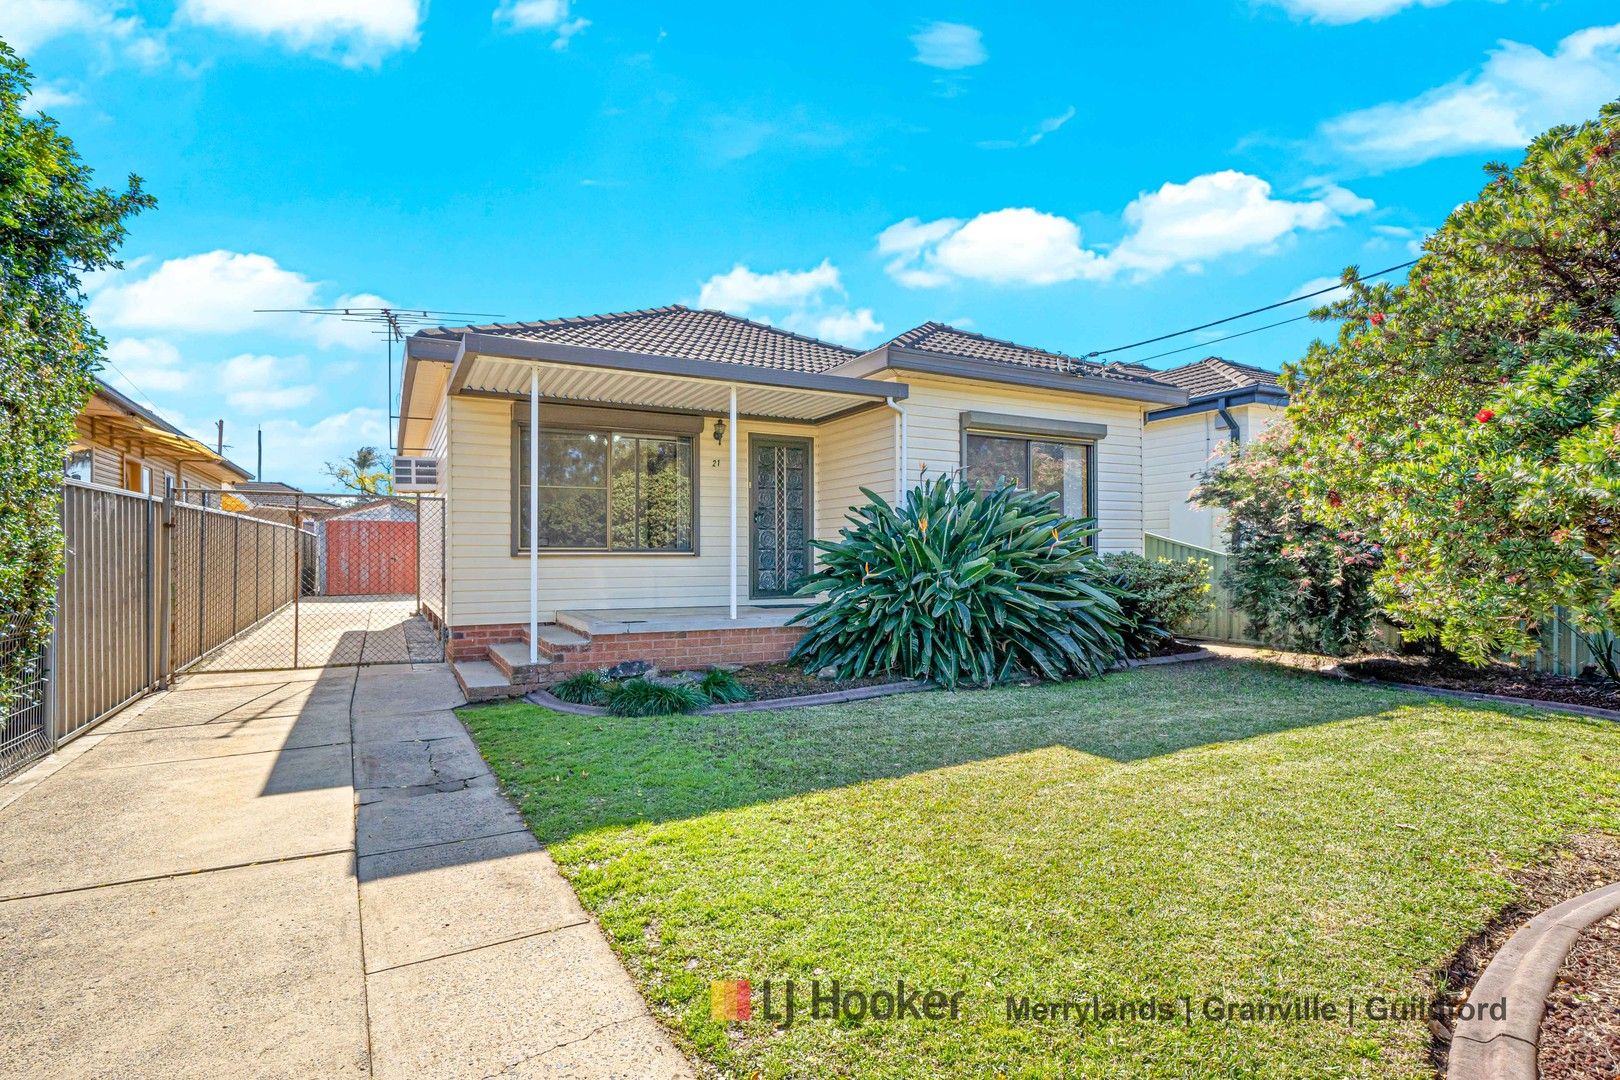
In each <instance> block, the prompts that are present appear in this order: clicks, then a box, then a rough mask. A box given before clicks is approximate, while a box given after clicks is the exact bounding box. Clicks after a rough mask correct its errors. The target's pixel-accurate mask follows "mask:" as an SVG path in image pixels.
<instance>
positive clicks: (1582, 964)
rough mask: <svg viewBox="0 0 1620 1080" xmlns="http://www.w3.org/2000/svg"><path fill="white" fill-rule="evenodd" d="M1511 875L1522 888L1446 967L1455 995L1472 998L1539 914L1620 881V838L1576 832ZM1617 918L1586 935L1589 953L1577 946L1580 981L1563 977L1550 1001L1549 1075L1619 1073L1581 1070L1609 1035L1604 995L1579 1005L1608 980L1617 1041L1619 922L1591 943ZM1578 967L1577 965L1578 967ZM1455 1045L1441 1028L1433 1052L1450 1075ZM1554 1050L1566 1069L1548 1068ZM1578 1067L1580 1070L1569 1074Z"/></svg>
mask: <svg viewBox="0 0 1620 1080" xmlns="http://www.w3.org/2000/svg"><path fill="white" fill-rule="evenodd" d="M1510 879H1511V880H1512V882H1513V884H1514V885H1515V886H1516V887H1517V889H1518V893H1517V895H1515V896H1514V898H1513V900H1512V902H1511V903H1509V904H1508V905H1507V906H1506V907H1504V908H1503V909H1502V910H1501V911H1499V912H1498V913H1497V914H1496V917H1495V918H1493V919H1492V920H1491V921H1490V922H1489V923H1487V924H1486V925H1485V926H1484V927H1483V928H1482V929H1481V930H1480V931H1479V932H1478V933H1476V934H1474V935H1473V936H1472V937H1470V938H1469V939H1468V941H1467V942H1465V943H1464V944H1463V947H1462V948H1461V949H1459V950H1457V952H1456V954H1455V955H1453V956H1452V958H1451V960H1450V961H1449V962H1448V963H1447V964H1446V966H1445V967H1444V969H1443V970H1442V971H1441V972H1440V978H1439V980H1438V981H1439V982H1441V983H1443V984H1444V986H1445V988H1446V990H1447V992H1448V993H1449V994H1451V995H1453V997H1456V998H1461V997H1466V996H1467V994H1468V993H1469V992H1470V991H1471V990H1472V989H1473V987H1474V983H1475V982H1477V981H1478V979H1479V976H1480V974H1481V973H1482V972H1483V971H1484V970H1485V966H1486V965H1487V964H1488V963H1490V961H1491V958H1492V957H1494V956H1495V955H1496V953H1497V952H1498V951H1499V950H1500V949H1501V948H1502V946H1503V945H1505V944H1507V941H1508V939H1509V938H1511V937H1512V936H1513V935H1514V934H1516V933H1518V932H1519V930H1521V929H1522V928H1523V927H1524V925H1525V924H1526V923H1527V922H1529V921H1530V920H1531V919H1532V918H1534V917H1535V916H1537V915H1539V914H1541V913H1542V912H1543V911H1545V910H1547V909H1548V908H1550V907H1554V906H1556V905H1558V904H1561V903H1563V902H1564V901H1566V900H1570V899H1573V898H1575V897H1577V896H1580V895H1581V894H1583V893H1586V892H1589V891H1590V890H1592V889H1596V888H1600V887H1602V886H1604V885H1608V884H1610V883H1611V882H1615V881H1620V837H1615V836H1612V835H1609V834H1607V833H1587V834H1584V835H1580V836H1576V837H1574V838H1573V839H1572V840H1571V841H1570V843H1569V844H1568V845H1567V846H1566V847H1564V848H1562V849H1561V850H1559V851H1557V852H1556V853H1555V854H1554V855H1553V856H1552V857H1551V858H1549V859H1544V860H1541V861H1539V862H1537V863H1535V864H1533V865H1531V866H1528V867H1526V868H1524V869H1522V870H1520V871H1518V872H1516V873H1514V874H1512V875H1510ZM1613 922H1614V920H1613V919H1610V920H1608V921H1607V923H1600V924H1599V926H1598V927H1593V929H1592V930H1591V931H1589V932H1588V933H1587V934H1586V935H1583V937H1582V943H1584V944H1587V945H1588V947H1587V948H1586V949H1585V950H1584V951H1583V948H1582V944H1577V945H1576V947H1575V951H1574V952H1573V953H1571V955H1570V959H1569V960H1568V961H1566V962H1565V973H1564V974H1566V975H1573V976H1575V978H1574V979H1573V981H1571V982H1568V983H1566V982H1565V981H1564V979H1563V978H1560V982H1559V985H1558V987H1557V988H1556V989H1555V990H1554V991H1553V994H1552V997H1551V998H1549V999H1548V1011H1547V1016H1546V1017H1545V1018H1544V1019H1543V1020H1542V1033H1543V1042H1542V1048H1541V1053H1542V1070H1543V1071H1542V1076H1543V1077H1554V1076H1558V1077H1577V1076H1579V1077H1610V1076H1613V1075H1614V1073H1612V1072H1609V1073H1605V1072H1601V1071H1597V1072H1590V1071H1589V1072H1581V1071H1579V1068H1578V1067H1584V1064H1585V1063H1589V1062H1591V1061H1592V1060H1594V1059H1593V1058H1592V1057H1591V1053H1592V1046H1591V1045H1586V1044H1590V1043H1591V1042H1592V1041H1593V1040H1594V1039H1597V1038H1600V1037H1601V1034H1602V1031H1603V1028H1602V1027H1601V1026H1600V1025H1601V1024H1602V1023H1603V1013H1602V1006H1601V1004H1600V1003H1599V1002H1598V1001H1596V1000H1587V1001H1586V1004H1585V1005H1584V1006H1577V1004H1576V1002H1575V1000H1574V998H1575V997H1576V996H1578V997H1580V998H1581V999H1588V995H1589V994H1590V993H1591V992H1592V991H1594V990H1596V989H1597V988H1598V986H1599V985H1600V984H1601V982H1602V981H1603V980H1604V979H1607V982H1608V990H1609V993H1610V997H1609V1001H1608V1008H1609V1012H1608V1018H1607V1025H1608V1027H1607V1031H1608V1036H1609V1038H1610V1039H1611V1040H1612V1039H1614V1038H1616V1037H1620V1016H1617V1015H1616V1013H1615V1010H1616V1009H1617V1008H1620V1000H1617V999H1616V997H1615V996H1614V995H1615V994H1616V993H1617V992H1620V980H1617V979H1616V976H1615V972H1616V971H1620V928H1614V927H1611V928H1610V929H1609V930H1608V931H1607V940H1606V941H1597V942H1595V943H1589V942H1587V939H1588V938H1594V937H1595V936H1598V930H1599V927H1602V926H1605V925H1608V924H1612V923H1613ZM1605 949H1607V952H1605V951H1604V950H1605ZM1577 956H1579V959H1577ZM1605 956H1607V958H1608V959H1607V962H1608V963H1609V964H1610V965H1611V966H1610V967H1609V968H1608V969H1607V972H1606V973H1605V969H1604V968H1603V966H1602V965H1603V963H1604V958H1605ZM1572 964H1574V965H1576V968H1571V965H1572ZM1549 1037H1551V1039H1552V1040H1553V1043H1552V1044H1549V1042H1548V1038H1549ZM1448 1050H1449V1044H1448V1041H1447V1038H1446V1037H1444V1036H1442V1035H1441V1033H1439V1032H1436V1033H1435V1038H1434V1041H1433V1042H1432V1043H1431V1044H1430V1054H1431V1057H1432V1058H1433V1061H1434V1064H1435V1067H1436V1069H1437V1070H1438V1072H1439V1073H1440V1075H1442V1076H1443V1075H1445V1070H1446V1058H1447V1053H1448ZM1549 1054H1550V1055H1551V1057H1552V1058H1553V1059H1555V1060H1556V1061H1558V1062H1559V1063H1560V1064H1559V1066H1558V1067H1559V1068H1563V1069H1565V1070H1566V1071H1563V1072H1549V1071H1547V1069H1548V1061H1549ZM1596 1060H1601V1059H1596ZM1571 1069H1573V1070H1574V1071H1569V1070H1571Z"/></svg>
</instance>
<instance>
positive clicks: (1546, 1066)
mask: <svg viewBox="0 0 1620 1080" xmlns="http://www.w3.org/2000/svg"><path fill="white" fill-rule="evenodd" d="M1537 1056H1538V1058H1539V1064H1540V1066H1541V1080H1576V1078H1586V1077H1599V1078H1602V1080H1609V1078H1612V1077H1617V1076H1620V915H1611V916H1609V917H1608V918H1607V919H1604V920H1603V921H1602V922H1600V923H1598V924H1597V925H1596V926H1593V927H1592V928H1591V929H1589V930H1587V931H1586V933H1584V934H1582V935H1581V936H1580V938H1579V939H1578V940H1577V941H1576V942H1575V947H1574V948H1573V949H1571V950H1570V953H1569V957H1568V958H1567V959H1566V960H1565V961H1564V966H1563V967H1562V968H1561V969H1560V970H1559V972H1558V984H1557V985H1556V986H1555V987H1554V988H1553V992H1552V994H1550V995H1549V996H1548V998H1547V1012H1546V1015H1545V1016H1544V1017H1542V1021H1541V1041H1540V1043H1539V1046H1538V1055H1537Z"/></svg>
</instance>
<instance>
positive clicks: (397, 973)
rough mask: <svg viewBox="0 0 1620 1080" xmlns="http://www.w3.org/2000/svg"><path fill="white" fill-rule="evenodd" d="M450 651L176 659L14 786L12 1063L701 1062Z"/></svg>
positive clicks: (322, 1073) (5, 821) (588, 1071)
mask: <svg viewBox="0 0 1620 1080" xmlns="http://www.w3.org/2000/svg"><path fill="white" fill-rule="evenodd" d="M461 701H462V699H461V697H460V694H459V691H458V690H457V688H456V685H455V682H454V680H453V679H452V678H451V676H450V673H449V669H448V668H447V667H445V666H444V665H442V664H432V665H417V666H416V667H415V668H412V667H408V666H402V667H378V668H361V669H356V668H328V669H324V670H309V671H289V672H254V673H249V674H204V675H195V676H191V677H188V678H186V679H185V680H183V681H182V683H181V684H180V685H179V686H178V687H177V689H175V690H174V691H172V692H170V693H167V694H160V695H156V696H154V697H152V698H149V699H147V700H145V701H143V702H141V703H139V704H137V705H136V706H134V707H132V708H131V709H129V710H126V711H125V712H124V713H123V714H121V715H120V716H118V717H116V718H114V719H113V720H111V721H109V722H107V723H106V724H104V725H102V726H101V727H100V728H98V729H97V730H96V731H95V732H93V733H91V734H90V735H87V736H84V737H83V738H81V739H79V740H76V741H75V742H74V743H72V744H70V745H69V747H68V748H67V749H66V750H65V751H63V752H62V753H59V754H57V755H55V756H54V757H52V758H50V759H48V760H46V761H44V762H41V763H40V764H39V765H38V766H36V767H35V768H34V769H32V770H30V771H29V772H27V773H24V774H23V775H21V776H19V777H17V778H15V779H14V780H12V781H10V782H8V783H5V784H0V1047H3V1048H4V1049H3V1051H0V1077H30V1078H41V1080H43V1078H48V1077H64V1078H66V1077H72V1078H74V1080H84V1078H92V1077H109V1078H110V1077H118V1078H132V1077H164V1078H168V1077H208V1078H210V1080H212V1078H216V1077H219V1076H256V1077H296V1078H300V1080H302V1078H307V1077H343V1076H350V1077H365V1076H376V1077H384V1078H396V1077H398V1078H404V1077H409V1078H436V1077H445V1078H460V1077H468V1078H480V1080H481V1078H486V1077H496V1076H502V1077H521V1078H530V1077H636V1078H643V1077H677V1076H679V1077H684V1076H690V1075H691V1072H690V1069H689V1067H688V1065H687V1063H686V1061H685V1060H684V1059H683V1058H682V1057H681V1055H680V1054H678V1053H677V1052H676V1050H675V1049H674V1047H673V1046H672V1044H671V1043H670V1041H669V1039H668V1037H667V1036H666V1035H665V1034H664V1032H663V1030H662V1029H661V1028H659V1027H658V1025H657V1023H656V1022H655V1021H654V1020H653V1019H652V1017H651V1016H650V1015H649V1014H648V1012H647V1008H646V1005H645V1003H644V1002H643V1001H642V1000H641V998H640V997H639V996H638V995H637V993H636V991H635V989H634V987H633V985H632V983H631V981H630V979H629V977H628V976H627V975H626V974H625V972H624V969H623V968H622V967H621V966H620V964H619V962H618V959H617V958H616V957H615V956H614V955H613V953H612V951H611V950H610V949H609V947H608V945H607V942H606V941H605V940H604V939H603V937H602V935H601V933H600V931H599V930H598V929H597V927H596V926H595V924H594V923H593V922H592V921H591V920H590V918H589V916H587V915H586V913H585V912H584V911H583V910H582V909H581V908H580V906H579V904H578V902H577V901H576V899H575V897H574V894H573V891H572V890H571V889H570V888H569V886H568V884H567V883H566V882H565V881H564V880H563V879H562V878H561V876H560V875H559V874H558V873H557V870H556V867H555V866H554V865H553V863H552V861H551V859H550V857H549V856H548V855H547V854H546V853H545V852H544V851H542V850H540V848H539V845H538V844H537V843H536V842H535V840H534V837H533V836H532V835H531V834H530V833H529V832H528V831H527V830H526V829H525V828H524V827H523V823H522V821H521V820H520V819H519V817H518V815H517V813H516V811H515V810H513V808H512V807H511V805H510V804H509V803H507V802H506V800H505V799H503V798H502V797H501V796H500V794H499V793H498V792H497V791H496V789H495V781H494V778H493V777H492V776H490V774H489V771H488V769H487V768H486V767H485V765H484V762H483V760H482V759H481V758H480V757H479V756H478V752H477V750H476V749H474V747H473V744H472V741H471V739H469V738H468V736H467V733H466V731H465V729H464V728H463V727H462V726H461V724H460V722H459V721H458V720H457V719H456V717H455V714H454V713H452V712H451V711H450V709H451V708H452V707H453V706H456V705H459V704H461Z"/></svg>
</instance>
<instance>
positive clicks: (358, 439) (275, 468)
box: [247, 408, 389, 491]
mask: <svg viewBox="0 0 1620 1080" xmlns="http://www.w3.org/2000/svg"><path fill="white" fill-rule="evenodd" d="M262 426H263V429H264V473H265V475H264V479H270V480H280V481H283V482H284V483H289V484H294V485H296V486H298V487H302V488H304V489H305V490H307V491H329V490H331V489H332V487H333V486H334V484H335V481H333V480H332V478H331V477H329V476H327V475H326V474H325V473H324V472H323V471H322V466H323V465H324V464H325V463H326V462H328V461H337V460H339V459H340V458H345V457H348V456H349V455H350V454H352V453H354V452H355V450H357V449H359V448H360V447H362V446H375V447H377V448H378V449H380V450H381V451H382V452H383V453H384V454H386V453H387V452H388V438H389V435H388V421H387V418H386V417H385V416H383V411H382V410H381V409H370V408H356V409H349V410H347V411H345V412H340V413H335V414H333V415H332V416H327V417H323V418H322V419H320V420H316V421H315V422H313V423H305V422H304V421H302V420H295V419H292V418H291V417H276V418H273V419H268V420H265V421H264V423H263V425H262ZM247 430H251V425H250V426H249V428H248V429H247Z"/></svg>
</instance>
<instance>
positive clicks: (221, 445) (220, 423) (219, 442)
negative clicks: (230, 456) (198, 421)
mask: <svg viewBox="0 0 1620 1080" xmlns="http://www.w3.org/2000/svg"><path fill="white" fill-rule="evenodd" d="M214 427H215V429H216V430H217V431H218V432H219V434H218V436H217V437H216V438H215V446H214V449H215V451H216V452H218V454H219V456H220V457H224V456H225V421H224V420H223V419H221V420H215V421H214Z"/></svg>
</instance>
